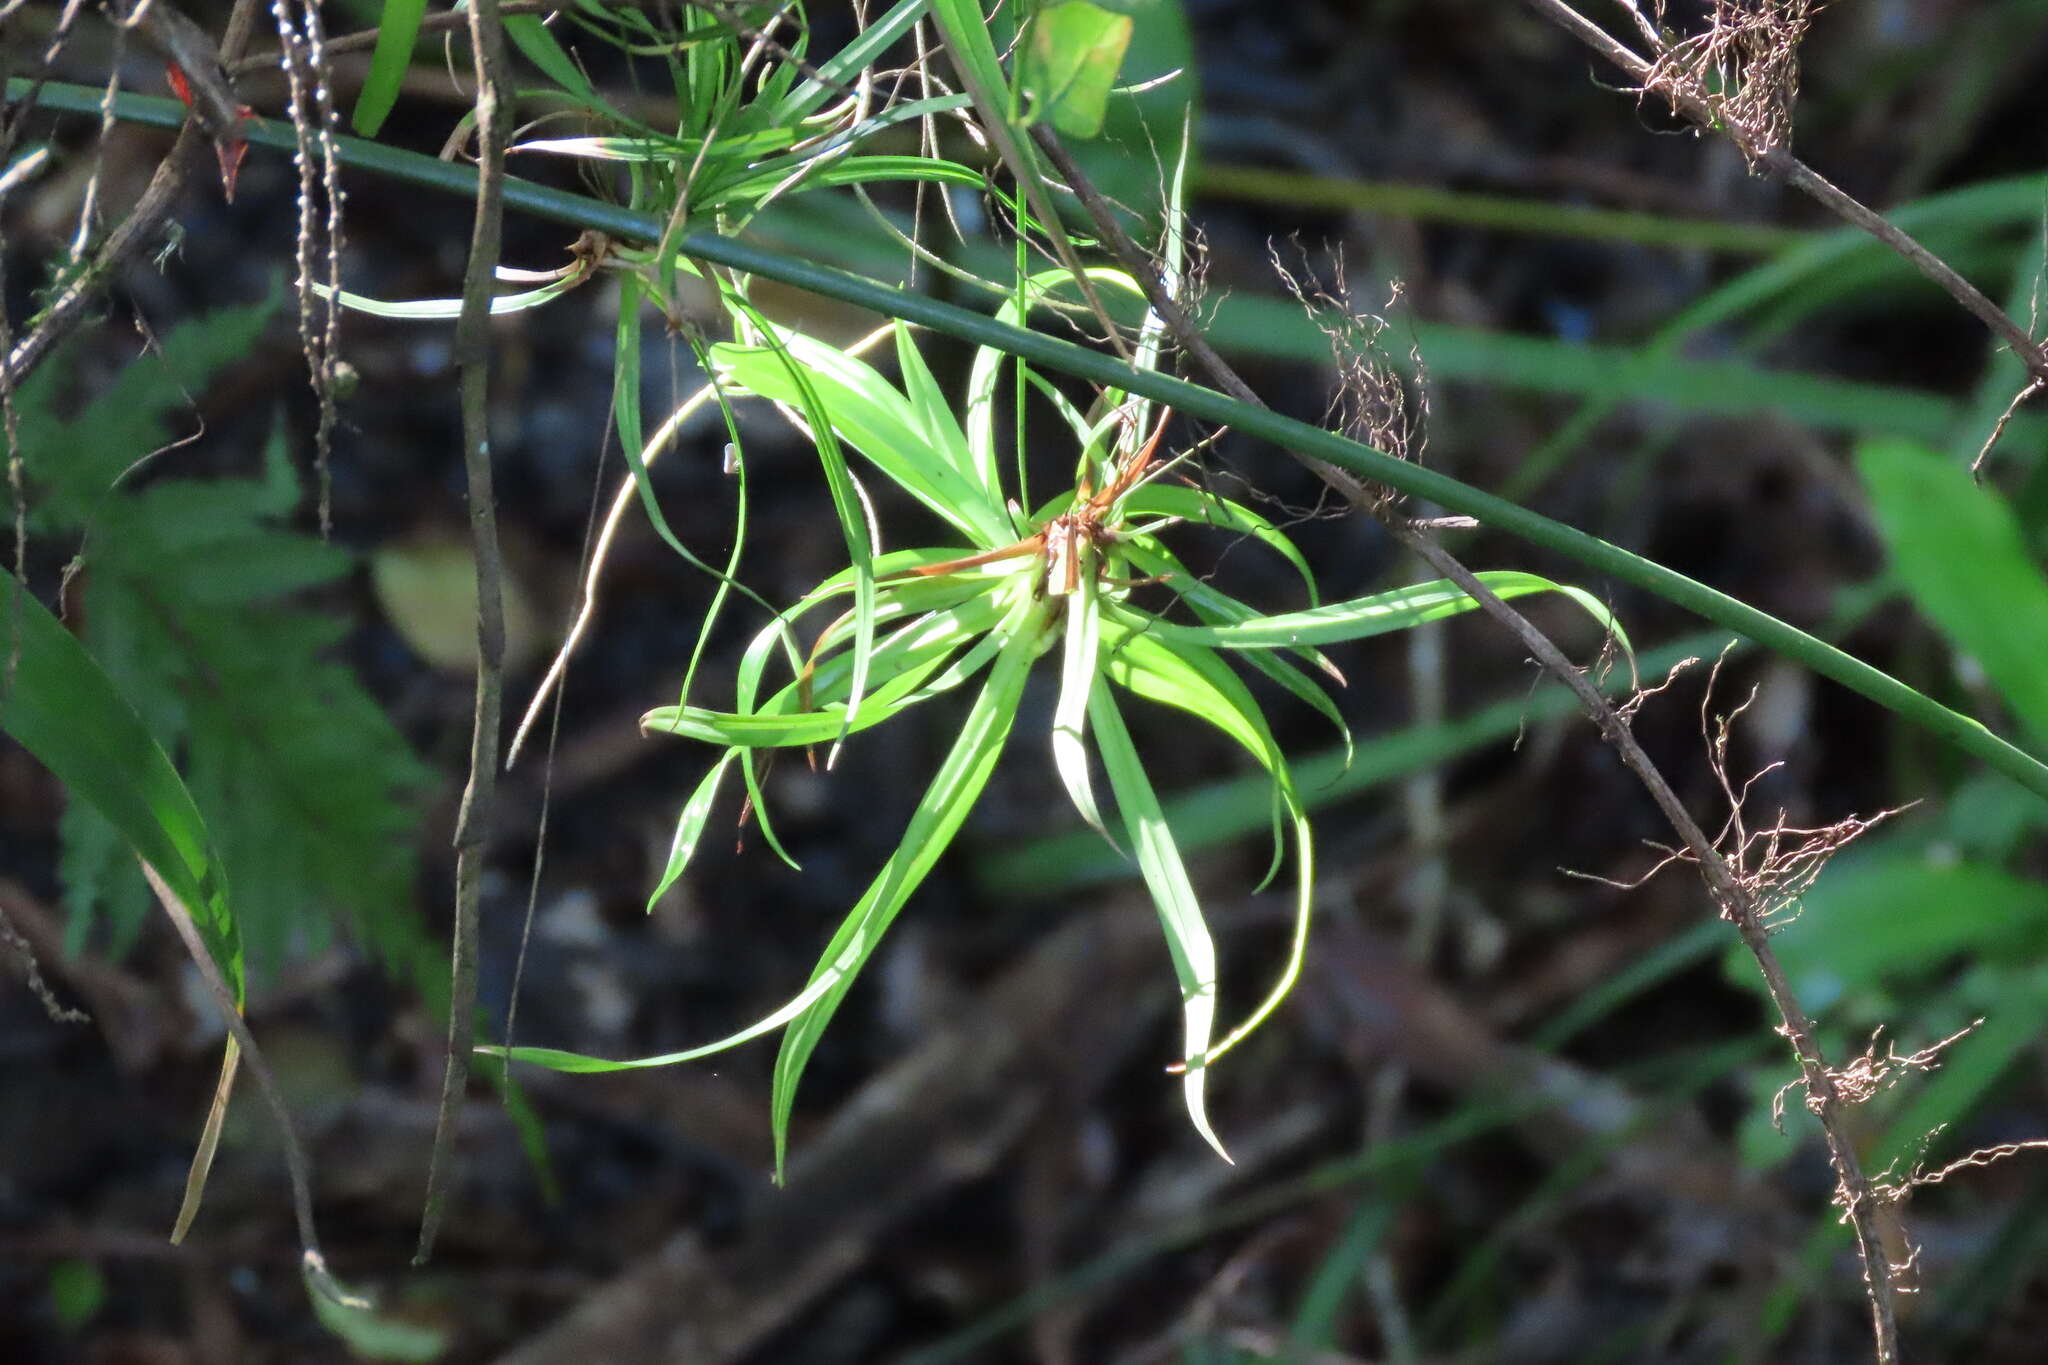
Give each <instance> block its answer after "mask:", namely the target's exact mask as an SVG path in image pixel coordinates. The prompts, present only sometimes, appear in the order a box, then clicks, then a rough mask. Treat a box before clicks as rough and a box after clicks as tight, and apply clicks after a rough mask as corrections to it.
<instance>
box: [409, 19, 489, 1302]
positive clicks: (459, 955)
mask: <svg viewBox="0 0 2048 1365" xmlns="http://www.w3.org/2000/svg"><path fill="white" fill-rule="evenodd" d="M469 18H470V24H469V40H470V46H471V48H472V50H473V52H474V54H475V60H476V85H477V90H476V126H477V196H476V218H475V223H474V227H473V230H472V232H471V235H470V242H469V267H468V269H467V271H466V272H465V274H464V276H463V281H462V315H461V317H460V319H459V320H458V321H457V323H456V328H455V355H456V362H457V364H458V365H459V366H460V368H461V375H462V378H461V390H462V461H463V469H464V472H465V474H466V475H467V477H468V482H469V529H470V536H471V539H472V540H473V541H474V543H475V548H476V580H477V581H476V597H477V603H476V633H477V660H476V720H475V726H474V729H473V730H472V732H471V735H470V746H469V784H468V786H467V787H465V788H464V790H463V793H462V809H461V813H460V815H459V816H458V817H457V820H456V825H455V932H454V947H453V950H452V953H451V956H452V962H451V964H450V969H449V970H450V977H451V986H450V989H449V996H448V1057H447V1067H446V1070H445V1071H444V1072H443V1073H442V1080H441V1110H440V1116H439V1118H438V1120H437V1122H436V1123H435V1126H434V1152H433V1157H432V1161H431V1164H430V1165H429V1167H428V1172H427V1196H426V1207H425V1209H424V1210H423V1212H422V1213H421V1215H420V1241H419V1249H418V1250H417V1251H416V1252H415V1253H414V1255H413V1261H414V1264H423V1263H425V1262H426V1260H427V1259H428V1258H429V1257H430V1256H432V1255H433V1250H434V1238H435V1235H436V1234H437V1233H438V1232H439V1231H440V1226H441V1218H442V1215H443V1213H444V1212H445V1210H446V1207H447V1201H448V1192H449V1189H450V1188H451V1186H452V1185H453V1184H454V1180H455V1125H456V1121H457V1119H458V1118H459V1117H460V1116H461V1113H462V1096H463V1091H464V1089H465V1088H466V1087H467V1085H468V1083H469V1058H470V1049H471V1047H472V1046H473V1044H474V1042H475V1025H476V960H477V932H478V918H479V906H480V903H481V900H482V896H483V865H484V857H485V853H486V851H487V848H488V844H489V839H490V831H491V816H492V806H493V804H494V802H495V800H496V795H497V775H498V726H499V720H500V716H501V714H502V712H503V709H504V687H505V677H504V673H505V603H504V572H505V571H504V562H503V560H502V558H501V557H500V554H499V549H498V512H497V501H496V495H495V493H494V492H493V491H492V486H491V432H490V373H491V368H490V367H491V319H490V308H491V296H492V293H493V289H492V281H493V277H494V274H495V272H496V270H497V265H498V255H499V247H500V242H501V238H502V230H503V226H504V188H505V144H506V141H507V135H508V132H509V129H510V124H511V111H510V109H509V108H507V106H506V104H505V102H504V96H505V87H504V82H505V77H506V72H507V70H508V63H507V59H506V55H505V29H504V23H503V21H502V20H501V19H500V18H499V14H498V0H472V3H471V5H470V8H469Z"/></svg>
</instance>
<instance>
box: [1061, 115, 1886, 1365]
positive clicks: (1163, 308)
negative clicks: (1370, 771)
mask: <svg viewBox="0 0 2048 1365" xmlns="http://www.w3.org/2000/svg"><path fill="white" fill-rule="evenodd" d="M1033 132H1034V135H1035V136H1036V138H1037V140H1038V145H1039V147H1040V149H1041V150H1042V151H1044V152H1045V154H1046V156H1047V159H1048V160H1050V161H1051V162H1052V163H1053V165H1054V167H1055V168H1056V169H1057V170H1058V171H1059V172H1060V174H1061V176H1062V177H1063V178H1064V179H1065V180H1066V181H1067V183H1068V184H1069V185H1070V186H1071V187H1072V188H1073V190H1074V193H1075V195H1076V196H1077V197H1078V198H1079V199H1080V201H1081V205H1082V208H1083V209H1084V210H1085V211H1086V212H1087V214H1088V216H1089V218H1090V219H1092V220H1093V221H1094V223H1095V226H1096V228H1097V230H1098V231H1099V232H1100V233H1101V235H1102V239H1103V240H1104V241H1105V242H1106V243H1107V244H1108V245H1109V247H1110V250H1111V252H1112V253H1113V254H1114V255H1115V256H1116V258H1117V263H1118V264H1119V265H1121V266H1122V267H1123V269H1124V270H1125V271H1126V272H1127V273H1128V274H1129V275H1130V276H1131V277H1132V278H1133V279H1135V280H1137V281H1138V283H1139V284H1140V285H1141V286H1142V287H1143V289H1144V291H1145V296H1146V299H1147V301H1148V302H1149V303H1150V304H1151V306H1152V308H1153V310H1154V311H1156V312H1157V313H1158V314H1159V316H1160V318H1161V319H1162V320H1163V321H1164V322H1165V324H1166V326H1167V329H1168V330H1169V331H1170V332H1172V333H1173V336H1174V339H1175V340H1176V341H1178V342H1179V343H1180V344H1181V346H1182V347H1183V348H1185V349H1186V351H1187V352H1188V354H1190V355H1191V356H1193V357H1195V359H1196V361H1197V362H1198V363H1199V364H1201V365H1202V367H1203V369H1204V370H1206V371H1207V372H1208V374H1209V376H1210V377H1211V378H1212V379H1213V380H1214V381H1215V382H1216V384H1217V386H1218V387H1219V388H1221V389H1223V390H1224V391H1225V392H1227V393H1229V394H1231V395H1232V396H1233V397H1236V398H1238V399H1240V400H1242V401H1244V402H1246V403H1251V404H1254V405H1256V406H1259V407H1264V406H1266V405H1265V403H1264V402H1263V401H1262V400H1261V399H1260V398H1259V396H1258V395H1257V394H1256V393H1254V392H1253V391H1252V389H1251V386H1250V385H1248V384H1246V383H1245V382H1244V380H1243V378H1241V377H1240V376H1239V375H1238V374H1237V372H1236V371H1235V370H1234V369H1232V368H1231V367H1230V365H1229V364H1228V362H1226V361H1224V360H1223V359H1222V357H1220V356H1218V355H1217V354H1216V351H1215V348H1214V347H1212V346H1210V345H1209V343H1208V341H1207V340H1206V339H1205V338H1204V337H1203V336H1202V334H1201V331H1200V330H1199V329H1198V328H1196V327H1195V326H1194V324H1193V323H1192V322H1191V321H1190V320H1189V318H1188V316H1187V314H1186V313H1185V312H1184V311H1182V309H1181V308H1180V306H1179V305H1178V303H1176V302H1175V300H1174V299H1173V298H1172V297H1171V296H1170V295H1168V293H1167V292H1166V288H1165V284H1164V282H1163V281H1162V280H1161V279H1160V277H1159V272H1158V270H1157V269H1156V267H1155V266H1154V265H1153V263H1152V262H1151V261H1150V260H1149V259H1148V258H1147V257H1146V256H1145V254H1144V252H1143V251H1141V250H1140V249H1139V247H1138V246H1137V244H1136V243H1135V242H1133V241H1132V240H1131V238H1130V235H1129V234H1128V233H1127V232H1125V231H1124V228H1123V224H1122V223H1121V222H1120V221H1118V219H1117V217H1116V215H1115V214H1114V212H1112V211H1111V209H1110V207H1109V205H1108V203H1107V202H1106V201H1105V200H1104V199H1103V198H1102V196H1101V195H1100V194H1099V193H1097V192H1096V191H1095V189H1094V187H1093V186H1092V185H1091V184H1090V183H1089V181H1088V177H1087V175H1086V173H1085V172H1083V171H1082V170H1081V168H1080V167H1079V166H1078V165H1076V164H1075V163H1074V161H1073V158H1072V157H1070V156H1068V155H1067V153H1066V151H1065V149H1064V148H1063V147H1061V145H1060V143H1059V140H1058V138H1057V137H1056V136H1055V135H1054V134H1053V133H1052V131H1051V130H1050V129H1048V128H1046V127H1045V126H1044V125H1042V124H1041V125H1040V126H1038V127H1037V128H1035V129H1034V130H1033ZM1289 453H1290V454H1292V455H1293V456H1294V457H1295V458H1296V459H1297V460H1299V461H1300V462H1301V463H1302V464H1304V465H1306V466H1307V467H1308V468H1309V469H1311V470H1312V471H1314V472H1315V473H1316V474H1318V475H1319V476H1320V477H1321V478H1322V479H1323V480H1324V481H1325V482H1326V483H1328V484H1329V485H1330V486H1331V487H1332V488H1334V489H1336V490H1337V491H1338V492H1339V493H1341V494H1342V495H1343V496H1344V497H1345V498H1346V499H1347V500H1348V501H1350V502H1351V504H1352V505H1353V506H1354V507H1356V508H1358V509H1359V510H1361V511H1364V512H1367V513H1368V514H1370V515H1372V516H1373V517H1375V518H1376V519H1378V520H1379V521H1380V523H1381V524H1382V525H1384V526H1386V527H1387V529H1388V530H1389V531H1391V532H1392V533H1393V534H1394V536H1395V537H1396V538H1397V539H1399V540H1400V541H1401V543H1402V544H1403V545H1405V546H1407V547H1408V549H1409V550H1411V551H1412V552H1414V553H1415V554H1416V555H1418V556H1419V557H1421V558H1422V559H1423V560H1424V561H1426V562H1427V563H1428V564H1429V565H1430V566H1431V567H1432V568H1433V569H1435V570H1436V572H1437V573H1439V574H1441V575H1442V576H1443V577H1445V578H1447V579H1449V580H1450V581H1451V582H1452V583H1453V584H1455V585H1456V586H1457V587H1458V589H1459V590H1460V591H1462V592H1463V593H1465V594H1466V595H1467V596H1468V597H1470V598H1472V600H1473V601H1475V602H1477V603H1478V604H1479V606H1480V609H1481V610H1482V611H1484V612H1485V613H1486V614H1487V615H1488V616H1490V617H1492V618H1493V619H1494V620H1495V621H1496V622H1498V623H1499V624H1501V625H1502V626H1504V627H1506V628H1507V629H1508V631H1509V632H1511V633H1512V634H1513V635H1514V636H1515V638H1516V639H1517V640H1519V641H1520V642H1521V643H1522V645H1523V647H1524V648H1526V649H1528V651H1529V652H1530V654H1531V655H1532V656H1533V657H1534V658H1535V660H1536V662H1537V663H1538V664H1539V665H1540V666H1541V667H1542V668H1543V670H1544V671H1545V672H1547V673H1549V674H1550V675H1551V676H1552V677H1554V678H1556V679H1557V680H1558V681H1559V682H1561V683H1563V684H1564V685H1565V686H1566V687H1567V688H1569V689H1570V690H1571V693H1572V695H1573V697H1575V698H1576V699H1577V700H1578V702H1579V705H1580V707H1581V708H1582V709H1583V710H1584V711H1585V712H1586V714H1587V715H1588V716H1589V717H1591V718H1592V720H1593V722H1594V723H1595V724H1596V725H1598V726H1599V728H1600V733H1601V736H1602V737H1603V738H1604V739H1606V741H1607V742H1608V743H1609V744H1610V745H1611V746H1613V748H1614V750H1615V752H1616V753H1617V754H1618V755H1619V756H1620V758H1621V760H1622V762H1623V763H1624V764H1626V765H1627V766H1628V768H1629V770H1630V771H1631V772H1633V773H1634V774H1635V775H1636V777H1637V779H1638V780H1639V781H1641V782H1642V784H1643V786H1644V788H1645V789H1646V790H1647V791H1648V792H1649V794H1650V798H1651V800H1653V801H1654V802H1655V803H1656V805H1657V808H1658V809H1659V810H1660V811H1662V812H1663V813H1664V816H1665V818H1666V819H1667V820H1668V821H1670V823H1671V826H1672V828H1673V829H1674V830H1676V831H1677V832H1678V835H1679V837H1680V839H1681V840H1683V841H1684V843H1685V845H1686V847H1687V848H1688V849H1689V850H1690V851H1691V852H1692V854H1693V856H1694V857H1695V858H1696V859H1697V860H1698V862H1699V866H1700V875H1701V876H1702V878H1703V879H1704V880H1705V882H1706V884H1707V890H1708V894H1709V895H1710V896H1711V897H1712V899H1713V901H1714V904H1715V906H1716V907H1717V908H1718V909H1719V910H1720V911H1721V913H1722V914H1723V915H1725V916H1726V917H1727V918H1728V919H1729V920H1730V921H1731V922H1732V923H1734V925H1735V927H1736V931H1737V932H1738V933H1739V934H1740V935H1741V937H1742V942H1743V946H1744V947H1746V948H1747V949H1748V950H1749V952H1750V954H1751V955H1752V956H1753V957H1754V958H1755V959H1756V962H1757V967H1758V969H1759V970H1760V971H1761V972H1762V974H1763V978H1764V985H1765V989H1766V990H1767V991H1768V992H1769V994H1770V997H1771V1002H1772V1004H1773V1005H1774V1006H1776V1007H1777V1010H1778V1013H1779V1016H1780V1018H1781V1019H1782V1020H1783V1025H1784V1033H1785V1035H1786V1037H1787V1038H1788V1039H1789V1040H1790V1041H1791V1043H1792V1048H1793V1051H1794V1053H1795V1054H1796V1056H1797V1057H1798V1060H1799V1068H1800V1072H1801V1075H1802V1076H1803V1077H1804V1079H1805V1083H1806V1089H1807V1094H1808V1097H1809V1101H1810V1106H1809V1107H1810V1108H1812V1110H1813V1111H1814V1113H1815V1115H1816V1117H1818V1118H1819V1120H1820V1124H1821V1130H1822V1132H1823V1133H1824V1134H1825V1136H1826V1141H1827V1147H1828V1155H1829V1158H1830V1160H1831V1161H1832V1162H1833V1164H1834V1167H1835V1175H1836V1178H1837V1180H1838V1181H1839V1188H1840V1197H1841V1199H1842V1201H1843V1204H1844V1205H1845V1212H1846V1215H1847V1217H1848V1220H1849V1223H1850V1226H1851V1227H1852V1228H1853V1229H1854V1230H1855V1234H1856V1240H1857V1250H1858V1252H1859V1253H1860V1254H1861V1256H1862V1259H1863V1268H1864V1277H1865V1283H1866V1285H1867V1286H1868V1289H1869V1294H1870V1304H1871V1314H1872V1319H1873V1333H1874V1335H1875V1337H1876V1340H1877V1349H1878V1359H1879V1361H1880V1362H1883V1365H1890V1362H1892V1361H1893V1360H1895V1359H1896V1358H1897V1344H1896V1343H1897V1334H1898V1328H1897V1325H1896V1322H1895V1319H1894V1316H1893V1310H1892V1275H1891V1263H1890V1261H1889V1259H1888V1258H1887V1257H1886V1255H1885V1251H1884V1247H1883V1245H1882V1243H1881V1242H1880V1241H1879V1239H1878V1234H1877V1230H1876V1228H1875V1227H1874V1226H1873V1225H1872V1223H1871V1220H1870V1218H1869V1212H1870V1210H1871V1208H1872V1206H1873V1202H1874V1201H1873V1198H1872V1195H1871V1190H1870V1183H1869V1181H1868V1179H1867V1178H1866V1177H1865V1176H1864V1174H1863V1169H1862V1165H1861V1163H1860V1161H1859V1160H1858V1159H1857V1155H1856V1149H1855V1146H1854V1145H1853V1143H1852V1142H1851V1140H1850V1137H1849V1133H1848V1130H1847V1126H1846V1124H1845V1123H1844V1121H1843V1114H1842V1110H1843V1106H1842V1102H1841V1097H1840V1095H1839V1094H1838V1092H1837V1088H1836V1085H1835V1080H1834V1074H1833V1072H1831V1071H1830V1070H1829V1068H1828V1065H1827V1061H1826V1058H1825V1056H1824V1055H1823V1054H1822V1052H1821V1050H1820V1045H1819V1043H1818V1041H1817V1040H1816V1039H1815V1037H1814V1029H1813V1022H1812V1020H1810V1019H1809V1018H1807V1016H1806V1012H1805V1010H1804V1009H1803V1008H1801V1006H1800V1004H1799V1001H1798V999H1797V998H1796V996H1795V995H1794V994H1793V991H1792V986H1791V982H1790V981H1789V980H1788V979H1787V977H1786V975H1785V971H1784V968H1783V967H1782V966H1781V965H1780V964H1779V962H1778V958H1777V953H1776V950H1775V949H1773V948H1772V947H1771V943H1770V938H1769V932H1768V930H1767V928H1766V927H1765V925H1764V923H1763V917H1762V916H1761V914H1759V913H1758V908H1757V906H1756V904H1755V900H1754V898H1753V897H1752V896H1751V895H1750V893H1749V890H1748V889H1747V888H1746V887H1745V886H1743V885H1742V884H1741V883H1740V882H1739V881H1738V879H1737V878H1736V877H1735V875H1734V873H1733V872H1732V871H1731V870H1730V868H1729V867H1728V864H1727V862H1726V860H1725V859H1723V858H1722V856H1721V854H1720V852H1719V850H1717V849H1716V848H1715V847H1714V844H1713V841H1712V840H1710V839H1709V838H1708V837H1707V835H1706V832H1705V831H1704V830H1702V829H1701V828H1700V826H1699V823H1698V822H1697V821H1696V820H1694V819H1693V818H1692V815H1691V814H1690V813H1689V812H1688V811H1687V810H1686V809H1685V806H1684V804H1683V803H1682V802H1680V801H1679V799H1678V796H1677V793H1675V792H1674V791H1672V789H1671V785H1670V783H1668V782H1667V781H1665V779H1664V775H1663V774H1662V773H1661V772H1659V771H1658V769H1657V766H1656V764H1654V763H1653V762H1651V760H1650V757H1649V755H1648V754H1646V753H1644V752H1643V749H1642V746H1641V745H1640V744H1638V743H1637V742H1636V738H1635V734H1634V732H1633V731H1632V730H1631V729H1630V728H1629V724H1628V722H1627V721H1626V720H1624V719H1623V718H1622V717H1621V716H1620V715H1618V714H1617V713H1616V712H1615V709H1614V707H1613V706H1611V705H1610V704H1609V703H1608V701H1607V699H1606V697H1604V696H1602V695H1601V693H1600V691H1599V689H1598V688H1596V687H1595V686H1594V685H1593V683H1592V682H1591V681H1590V680H1589V679H1588V678H1587V677H1586V676H1585V674H1584V673H1583V672H1581V671H1580V670H1579V669H1578V668H1576V667H1574V666H1573V665H1572V662H1571V660H1569V659H1567V658H1566V657H1565V655H1564V652H1563V651H1562V650H1560V649H1559V648H1558V647H1557V645H1556V644H1555V643H1553V642H1552V641H1551V639H1550V637H1549V636H1547V635H1545V634H1544V633H1543V632H1542V631H1541V630H1539V629H1538V628H1537V627H1536V626H1535V625H1534V624H1533V623H1532V622H1530V621H1529V619H1528V618H1527V617H1525V616H1523V615H1522V614H1521V613H1520V612H1518V611H1516V610H1515V609H1514V608H1513V607H1510V606H1509V605H1508V604H1507V603H1506V602H1503V601H1502V600H1501V599H1500V597H1499V596H1498V595H1497V594H1495V593H1494V592H1493V591H1492V589H1490V588H1488V587H1487V586H1486V584H1485V583H1483V582H1481V581H1480V579H1479V578H1478V577H1477V576H1476V575H1475V574H1474V573H1473V572H1472V571H1471V570H1470V569H1468V568H1466V567H1465V565H1464V564H1463V563H1462V562H1460V561H1459V560H1458V559H1457V558H1456V557H1455V556H1454V555H1452V554H1451V553H1450V552H1449V551H1448V550H1445V549H1444V548H1443V547H1442V546H1441V545H1439V544H1438V543H1437V542H1436V540H1435V539H1434V537H1432V536H1430V535H1429V534H1427V533H1426V532H1424V531H1422V530H1420V529H1418V528H1417V527H1416V526H1414V525H1412V524H1410V523H1409V522H1407V521H1406V520H1405V519H1404V518H1403V517H1401V516H1400V514H1399V513H1398V512H1397V511H1396V510H1395V509H1394V508H1393V507H1392V506H1391V505H1390V504H1389V503H1388V502H1387V501H1386V500H1384V499H1381V498H1376V497H1374V496H1373V495H1372V494H1371V493H1370V492H1368V491H1367V490H1366V489H1365V488H1364V486H1363V485H1362V484H1361V483H1360V482H1359V481H1358V480H1357V479H1355V478H1353V477H1352V476H1351V475H1349V474H1347V473H1344V472H1343V471H1340V470H1337V469H1334V468H1332V467H1331V466H1329V465H1326V464H1324V463H1323V462H1322V461H1320V460H1316V459H1314V458H1312V457H1310V456H1307V455H1303V454H1301V453H1300V452H1296V451H1290V452H1289Z"/></svg>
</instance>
